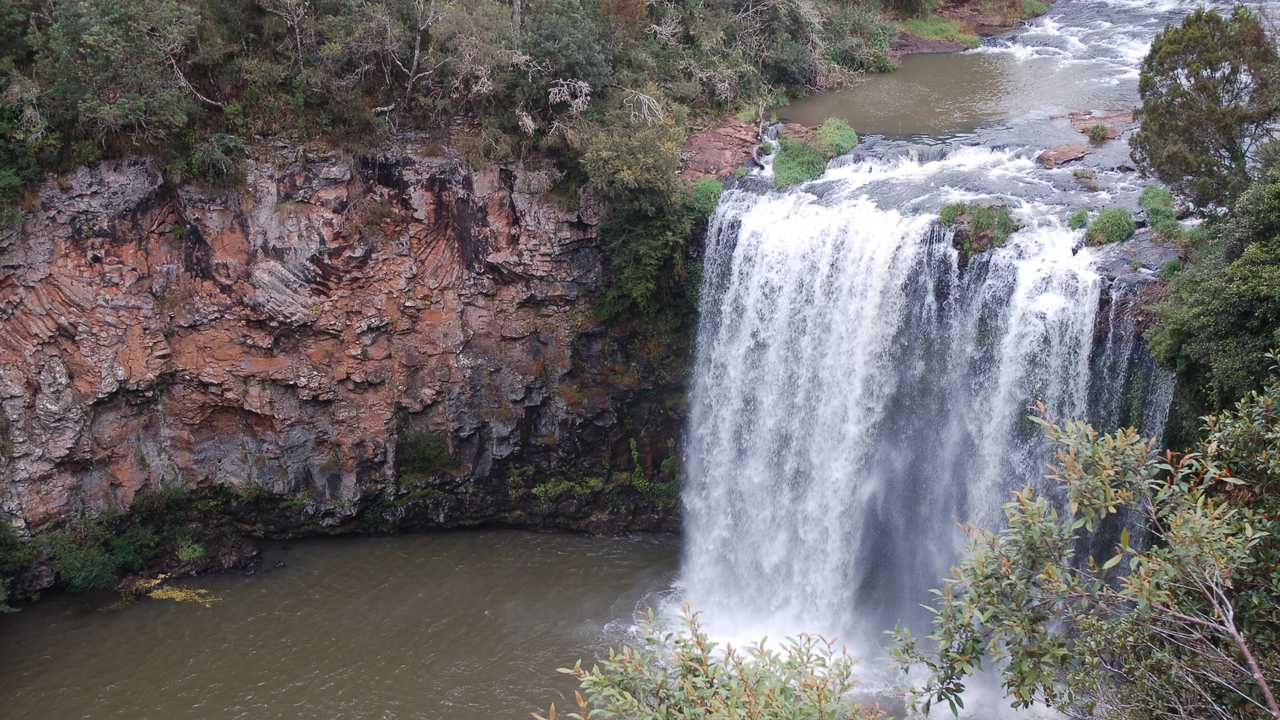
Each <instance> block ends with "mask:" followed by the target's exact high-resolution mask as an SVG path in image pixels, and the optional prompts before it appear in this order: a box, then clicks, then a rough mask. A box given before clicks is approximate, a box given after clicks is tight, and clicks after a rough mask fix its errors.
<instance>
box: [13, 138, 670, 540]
mask: <svg viewBox="0 0 1280 720" xmlns="http://www.w3.org/2000/svg"><path fill="white" fill-rule="evenodd" d="M286 155H288V156H289V157H286ZM299 155H301V156H300V157H299ZM558 179H559V178H558V175H557V174H556V173H555V171H537V172H535V171H526V170H524V169H522V168H519V167H503V168H499V167H494V168H490V169H487V170H483V171H478V172H470V171H468V170H466V169H465V168H463V167H461V166H459V164H458V163H457V162H455V161H452V160H449V159H445V158H439V157H428V156H424V155H416V154H415V153H414V151H412V150H400V151H397V152H396V153H393V154H388V155H384V156H380V157H372V158H360V159H352V158H346V157H341V156H338V155H336V154H334V153H331V152H325V151H319V152H316V153H299V152H298V151H296V150H290V151H288V152H287V153H286V152H284V151H282V152H281V155H280V156H279V157H273V158H265V159H259V160H256V161H253V162H250V163H249V164H248V167H247V171H246V182H245V185H244V187H242V188H239V189H236V190H232V191H212V190H204V189H198V188H193V187H185V186H184V187H178V188H174V187H171V186H169V185H167V184H165V183H164V182H162V180H161V177H160V175H159V173H158V172H157V171H156V168H155V167H154V166H153V165H152V164H151V163H149V162H148V161H145V160H127V161H116V162H107V163H102V164H100V165H98V166H95V167H91V168H83V169H81V170H79V171H77V172H76V173H74V174H72V175H70V176H68V177H66V178H63V179H62V180H61V181H60V182H58V183H50V184H48V185H46V186H45V187H43V188H42V189H41V191H40V194H39V198H38V204H37V205H36V207H34V208H33V209H32V210H31V211H30V212H28V213H27V215H26V219H25V221H24V223H23V224H22V226H21V227H16V228H10V229H5V230H0V408H2V410H3V412H2V413H0V520H4V519H6V517H7V519H8V520H9V521H10V522H12V523H13V524H14V525H15V526H17V527H18V528H19V529H20V530H23V531H38V530H39V529H41V528H43V527H46V526H50V525H56V524H58V523H60V522H62V521H64V520H66V519H67V518H69V517H71V516H72V515H74V514H76V513H79V512H81V511H88V512H95V511H100V510H103V509H105V508H121V507H127V506H128V505H129V503H130V502H131V500H132V498H133V497H134V495H135V494H137V493H138V492H139V491H140V490H141V489H143V488H157V487H170V486H186V487H191V486H199V485H204V484H209V483H226V484H230V485H233V486H236V487H241V488H243V487H248V486H256V488H259V489H262V490H265V491H267V492H269V493H272V494H275V495H281V496H289V497H290V498H296V499H297V500H298V504H299V505H300V506H304V507H305V510H304V512H305V513H306V514H307V515H308V516H309V520H310V522H312V523H314V524H318V525H321V526H325V525H332V526H335V527H336V526H340V525H342V524H343V523H345V522H347V521H349V520H350V519H351V518H352V517H353V516H354V515H355V513H356V512H357V511H358V510H359V508H360V505H361V503H362V501H363V500H364V499H365V498H367V497H368V496H369V495H370V494H371V493H372V492H375V491H376V492H378V493H383V494H384V495H385V494H392V495H394V494H395V493H397V492H401V493H402V492H405V490H404V488H403V487H402V483H399V482H398V480H397V478H396V472H395V453H396V439H397V437H398V436H399V435H400V434H402V433H404V432H406V431H410V430H415V431H418V430H421V431H431V432H436V433H439V434H440V435H442V436H443V437H444V438H446V440H447V444H448V448H449V452H450V454H451V455H452V456H453V458H454V459H455V461H456V467H457V469H456V470H454V471H451V472H449V473H446V474H444V475H442V476H441V477H437V478H433V479H432V480H431V482H432V483H433V485H432V488H433V491H437V496H439V497H441V498H444V500H442V501H441V502H442V503H443V504H439V506H438V507H435V508H433V509H432V512H433V513H435V514H437V515H439V518H438V519H439V522H440V524H454V523H459V522H477V521H483V520H490V519H494V518H498V519H502V518H506V519H512V518H513V517H514V516H513V515H512V513H517V514H518V512H519V510H518V508H516V507H515V504H514V502H513V501H512V499H511V497H510V495H511V492H510V491H509V488H508V478H507V474H506V469H507V468H508V467H510V466H512V465H513V464H514V463H516V462H517V461H518V462H520V463H525V464H528V465H529V466H531V467H538V468H543V469H545V468H552V467H559V466H574V467H592V468H599V469H600V472H603V473H607V472H609V471H610V470H611V463H612V462H613V457H614V456H615V455H619V454H621V455H627V453H625V452H621V451H615V449H614V446H617V445H618V444H619V443H622V444H623V445H624V446H625V444H626V442H625V441H626V438H625V437H624V436H623V435H622V434H621V430H620V429H619V425H618V417H619V414H620V412H621V411H620V410H619V408H620V407H622V406H624V405H627V404H628V403H632V402H633V401H634V399H635V398H634V392H633V391H632V390H631V389H628V388H625V387H621V386H618V385H617V384H615V383H613V382H612V381H613V378H612V376H611V373H610V370H609V368H610V367H613V366H616V365H617V364H619V363H621V364H622V366H623V367H626V366H627V365H628V362H629V361H628V359H627V358H625V357H622V358H620V357H617V351H616V350H612V349H611V347H612V346H611V344H610V343H609V342H608V338H606V337H605V333H604V331H603V330H601V329H600V328H598V327H596V324H595V323H594V322H593V320H592V315H591V300H592V297H593V291H594V290H596V289H598V286H599V284H600V283H601V281H602V273H603V270H602V262H601V250H600V247H599V241H598V238H597V236H596V225H597V223H598V218H599V214H600V209H599V207H598V206H597V205H596V204H595V203H594V202H593V201H592V200H591V198H590V197H589V196H588V195H587V194H586V193H583V195H582V196H581V197H580V198H579V200H580V202H579V207H578V208H577V209H575V210H566V209H564V208H563V207H562V206H561V204H562V203H561V204H558V203H557V202H554V201H552V200H550V199H549V197H548V195H547V193H548V191H549V190H551V189H552V187H553V186H555V184H556V183H557V181H558ZM567 398H569V399H567ZM570 399H571V400H572V401H570ZM676 427H677V428H678V423H676ZM652 435H653V438H652V439H653V440H654V442H658V441H659V440H661V438H662V432H661V431H659V430H658V429H653V432H652ZM661 441H662V442H665V440H661ZM661 459H662V458H661V457H659V458H656V460H657V461H661ZM540 471H541V470H540ZM584 512H585V511H584ZM513 521H516V522H518V521H519V518H515V519H514V520H513ZM583 522H584V523H585V522H586V521H583ZM570 524H572V523H570Z"/></svg>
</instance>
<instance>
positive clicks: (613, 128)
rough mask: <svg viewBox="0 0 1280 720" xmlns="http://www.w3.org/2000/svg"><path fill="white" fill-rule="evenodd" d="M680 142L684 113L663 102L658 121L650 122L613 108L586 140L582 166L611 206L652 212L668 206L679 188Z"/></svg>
mask: <svg viewBox="0 0 1280 720" xmlns="http://www.w3.org/2000/svg"><path fill="white" fill-rule="evenodd" d="M684 139H685V131H684V111H683V108H680V107H678V106H675V105H672V104H670V103H667V104H666V105H665V107H664V108H663V116H662V118H661V119H659V120H656V121H655V122H652V123H647V122H644V121H643V120H639V119H633V118H632V117H631V116H630V114H629V113H628V112H627V111H625V110H624V109H622V108H618V109H615V110H614V111H613V112H611V113H610V114H609V116H608V117H607V118H606V122H605V123H604V124H603V125H602V126H600V128H599V129H598V130H597V131H596V132H594V133H592V134H591V136H590V138H589V139H588V140H587V147H586V150H585V152H584V153H583V156H582V165H583V168H584V169H585V170H586V171H587V176H588V177H589V178H590V179H591V184H592V185H593V186H594V187H596V188H597V189H599V190H600V192H601V193H602V194H603V195H604V196H605V199H606V200H608V201H609V202H610V203H611V204H612V205H614V206H620V205H626V206H629V207H635V208H638V209H641V210H644V211H646V212H654V211H656V210H657V209H659V208H662V207H665V206H667V205H669V204H670V203H671V200H672V198H674V197H675V195H676V193H677V192H678V191H679V189H680V185H679V177H678V173H679V170H680V148H681V145H682V144H683V143H684Z"/></svg>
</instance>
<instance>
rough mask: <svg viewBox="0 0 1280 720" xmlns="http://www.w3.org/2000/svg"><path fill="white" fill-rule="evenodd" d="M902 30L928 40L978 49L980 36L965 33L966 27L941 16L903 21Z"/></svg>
mask: <svg viewBox="0 0 1280 720" xmlns="http://www.w3.org/2000/svg"><path fill="white" fill-rule="evenodd" d="M902 29H903V30H905V31H906V32H908V33H910V34H912V35H915V36H916V37H922V38H926V39H928V40H946V41H948V42H953V43H957V44H959V45H963V46H965V47H970V48H974V47H978V36H977V35H974V34H973V33H969V32H965V30H964V27H962V26H961V25H960V23H959V22H957V21H955V20H949V19H947V18H944V17H942V16H940V15H930V16H928V17H919V18H910V19H908V20H904V21H902Z"/></svg>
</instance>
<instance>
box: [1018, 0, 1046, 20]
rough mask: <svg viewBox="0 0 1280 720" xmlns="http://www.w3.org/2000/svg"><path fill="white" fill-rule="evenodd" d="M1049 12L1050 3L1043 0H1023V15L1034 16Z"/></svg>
mask: <svg viewBox="0 0 1280 720" xmlns="http://www.w3.org/2000/svg"><path fill="white" fill-rule="evenodd" d="M1047 12H1049V5H1048V4H1047V3H1044V2H1041V0H1022V17H1023V18H1033V17H1037V16H1040V15H1044V14H1045V13H1047Z"/></svg>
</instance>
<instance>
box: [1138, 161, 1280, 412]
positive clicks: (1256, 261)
mask: <svg viewBox="0 0 1280 720" xmlns="http://www.w3.org/2000/svg"><path fill="white" fill-rule="evenodd" d="M1278 203H1280V181H1273V182H1268V183H1258V184H1256V186H1255V187H1253V188H1250V189H1249V190H1248V191H1247V192H1245V193H1243V194H1242V195H1241V196H1240V199H1239V200H1238V201H1237V202H1236V204H1235V206H1234V208H1233V211H1232V214H1231V216H1230V217H1229V218H1228V219H1227V221H1226V222H1225V223H1223V224H1222V225H1220V226H1218V228H1217V229H1216V232H1217V233H1219V239H1218V241H1217V242H1216V243H1207V244H1206V245H1205V246H1204V247H1202V248H1200V249H1199V251H1198V252H1195V253H1194V254H1192V255H1191V257H1190V258H1189V260H1188V262H1187V263H1186V265H1185V266H1184V267H1183V268H1182V271H1181V272H1179V273H1178V275H1177V276H1176V277H1175V278H1174V280H1173V282H1172V283H1171V284H1170V287H1169V294H1168V297H1167V298H1166V299H1165V301H1164V302H1161V303H1160V304H1158V305H1156V306H1155V314H1156V316H1157V317H1158V318H1159V319H1160V322H1159V323H1158V324H1157V325H1156V326H1154V327H1153V328H1152V329H1151V330H1150V331H1149V332H1148V340H1149V341H1150V343H1151V349H1152V352H1153V353H1154V354H1155V355H1156V358H1157V359H1159V360H1160V361H1161V363H1162V364H1164V365H1165V366H1166V367H1171V368H1174V369H1176V370H1177V371H1178V376H1179V380H1180V382H1179V385H1180V386H1182V387H1184V388H1186V389H1187V391H1188V392H1190V393H1193V394H1195V395H1196V400H1197V401H1198V402H1199V403H1201V404H1202V405H1203V407H1200V408H1196V410H1197V411H1198V413H1197V414H1203V413H1204V412H1206V411H1212V410H1214V409H1217V408H1221V407H1224V406H1225V405H1226V404H1228V403H1230V402H1232V400H1233V399H1234V398H1237V397H1239V396H1240V395H1242V394H1244V393H1245V392H1247V391H1248V390H1249V389H1251V388H1253V387H1255V386H1256V385H1257V383H1259V382H1261V381H1263V380H1264V379H1265V378H1266V377H1267V363H1266V360H1265V358H1264V357H1263V353H1265V352H1266V351H1267V350H1268V349H1270V348H1273V347H1277V346H1280V330H1278V329H1277V327H1278V326H1277V322H1276V318H1280V292H1277V291H1276V288H1277V287H1280V215H1275V214H1273V212H1275V210H1274V209H1275V208H1276V207H1277V204H1278ZM1200 234H1201V232H1200V229H1199V228H1197V229H1196V230H1193V231H1192V232H1191V233H1189V234H1188V238H1187V241H1188V244H1189V245H1193V244H1194V242H1195V240H1196V238H1197V237H1198V236H1199V235H1200Z"/></svg>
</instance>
